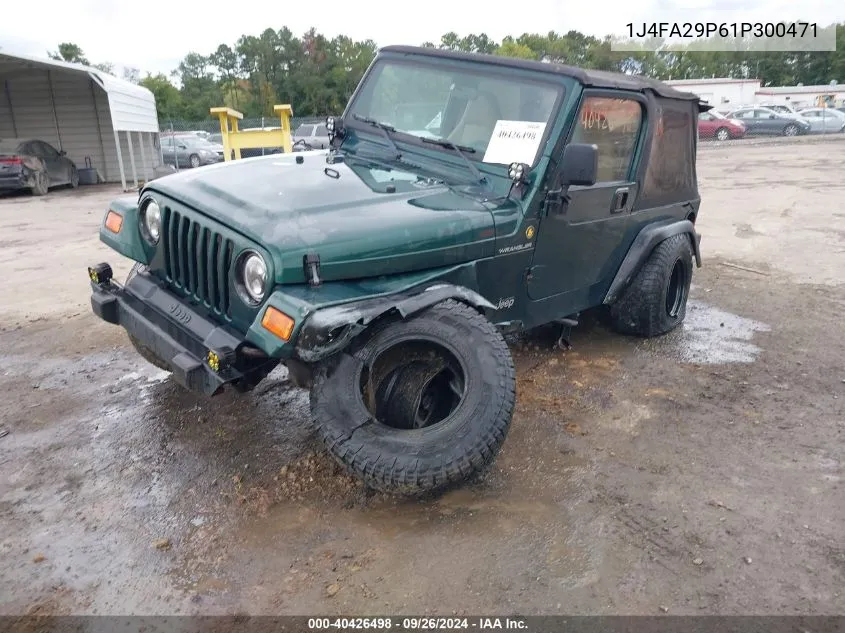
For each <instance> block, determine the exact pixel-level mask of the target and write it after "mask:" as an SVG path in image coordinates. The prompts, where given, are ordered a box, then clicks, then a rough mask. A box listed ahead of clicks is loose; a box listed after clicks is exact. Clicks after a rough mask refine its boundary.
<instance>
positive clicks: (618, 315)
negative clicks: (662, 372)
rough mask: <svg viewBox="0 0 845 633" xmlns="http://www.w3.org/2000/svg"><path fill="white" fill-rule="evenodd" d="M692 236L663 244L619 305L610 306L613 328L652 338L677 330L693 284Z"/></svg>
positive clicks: (646, 263) (650, 258) (621, 298)
mask: <svg viewBox="0 0 845 633" xmlns="http://www.w3.org/2000/svg"><path fill="white" fill-rule="evenodd" d="M692 266H693V254H692V244H691V242H690V236H689V235H687V234H686V233H681V234H680V235H674V236H672V237H670V238H667V239H665V240H663V241H662V242H660V244H658V245H657V246H656V247H655V248H654V250H653V251H652V252H651V255H649V257H648V259H647V260H646V262H645V264H644V265H643V267H642V268H641V269H640V272H639V273H637V276H636V277H634V280H633V281H632V282H631V285H630V286H628V288H627V289H626V290H625V292H624V293H623V294H622V296H621V297H620V298H619V300H618V301H617V302H615V303H614V304H613V305H611V306H610V316H611V320H612V322H613V327H614V328H615V329H616V330H617V331H619V332H621V333H623V334H632V335H635V336H644V337H652V336H659V335H661V334H666V333H667V332H669V331H671V330H674V329H675V328H676V327H678V326H679V325H680V324H681V323H682V322H683V320H684V317H685V316H686V311H687V298H688V297H689V288H690V284H691V282H692Z"/></svg>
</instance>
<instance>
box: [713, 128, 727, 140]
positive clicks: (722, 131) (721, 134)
mask: <svg viewBox="0 0 845 633" xmlns="http://www.w3.org/2000/svg"><path fill="white" fill-rule="evenodd" d="M713 136H714V137H715V139H716V140H717V141H728V140H730V138H731V131H730V130H729V129H728V128H726V127H720V128H719V129H718V130H716V133H715V134H714V135H713Z"/></svg>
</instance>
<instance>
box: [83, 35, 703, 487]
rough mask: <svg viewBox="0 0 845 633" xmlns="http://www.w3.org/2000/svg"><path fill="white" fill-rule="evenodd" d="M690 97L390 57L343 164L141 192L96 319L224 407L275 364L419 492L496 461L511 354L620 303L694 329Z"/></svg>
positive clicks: (367, 83)
mask: <svg viewBox="0 0 845 633" xmlns="http://www.w3.org/2000/svg"><path fill="white" fill-rule="evenodd" d="M707 109H709V108H708V106H706V105H704V104H702V103H700V102H699V100H698V98H697V97H696V96H695V95H692V94H688V93H682V92H678V91H676V90H674V89H672V88H670V87H668V86H666V85H664V84H662V83H660V82H658V81H654V80H651V79H647V78H642V77H636V76H629V75H621V74H613V73H607V72H595V71H589V70H581V69H578V68H571V67H566V66H560V65H556V64H547V63H540V62H530V61H522V60H516V59H507V58H502V57H492V56H484V55H471V54H464V53H456V52H450V51H442V50H434V49H428V48H415V47H406V46H391V47H387V48H384V49H382V50H380V51H379V53H378V55H377V57H376V59H375V60H374V62H373V63H372V65H371V66H370V68H369V69H368V70H367V72H366V74H365V76H364V78H363V79H362V81H361V83H360V84H359V86H358V88H357V89H356V90H355V93H354V94H353V95H352V97H351V99H350V101H349V104H348V105H347V107H346V110H345V111H344V113H343V115H342V116H341V117H336V118H333V117H330V118H329V119H328V120H327V127H328V130H329V133H330V139H331V141H330V147H329V148H328V149H326V150H318V151H304V152H298V153H293V154H287V155H273V156H266V157H257V158H250V159H244V160H239V161H234V162H228V163H221V164H218V165H212V166H208V167H201V168H198V169H192V170H188V171H185V172H183V173H180V174H174V175H168V176H165V177H163V178H160V179H158V180H153V181H151V182H149V183H147V184H146V185H145V186H144V187H143V188H142V190H141V191H140V194H139V196H138V198H137V199H135V197H134V196H132V197H130V198H128V199H127V198H120V199H118V200H116V201H115V202H114V203H113V204H112V205H111V207H110V209H109V210H108V211H107V213H106V216H105V218H104V221H103V225H102V227H101V229H100V237H101V239H102V241H103V242H105V243H106V244H108V245H109V246H110V247H112V248H113V249H114V250H116V251H117V252H118V253H120V254H122V255H124V256H126V257H129V258H131V259H132V260H134V261H135V262H137V263H136V264H135V266H134V267H133V269H132V271H131V273H130V274H129V278H128V279H127V280H126V282H125V283H124V284H119V283H117V282H115V281H114V280H113V279H112V270H111V268H110V266H109V265H108V264H106V263H102V264H98V265H96V266H92V267H91V268H90V269H89V271H88V273H89V276H90V278H91V285H92V289H93V295H92V297H91V303H92V306H93V310H94V312H95V313H96V314H97V315H98V316H99V317H100V318H102V319H104V320H105V321H107V322H109V323H114V324H117V325H120V326H122V327H123V328H125V329H126V331H127V332H128V334H129V337H130V339H131V341H132V343H133V345H134V346H135V348H136V349H137V350H138V352H139V353H140V354H141V355H142V356H143V357H144V358H145V359H147V360H148V361H149V362H151V363H153V364H154V365H156V366H158V367H160V368H162V369H166V370H168V371H170V372H172V375H173V377H174V378H175V379H176V380H177V381H178V382H179V383H181V384H182V385H183V386H185V387H186V388H188V389H191V390H193V391H196V392H200V393H203V394H207V395H214V394H217V393H219V392H220V391H221V390H222V389H223V387H224V386H226V385H230V386H231V387H233V388H234V389H236V390H238V391H249V390H250V389H252V388H253V387H255V386H256V385H257V384H258V383H259V381H261V380H262V379H263V378H264V377H266V376H267V375H268V374H269V373H270V372H271V371H272V370H273V369H274V368H275V367H277V365H278V364H279V363H282V364H284V365H285V366H286V367H287V370H288V372H289V376H290V379H291V380H292V381H293V382H294V383H295V384H296V385H298V386H301V387H308V388H310V389H311V400H310V402H311V413H312V417H313V422H314V425H315V427H316V429H317V433H318V435H319V436H320V438H321V439H322V441H323V442H324V443H325V446H326V448H327V449H328V450H329V451H330V452H331V453H332V455H333V456H334V457H335V458H336V459H338V460H339V461H340V462H341V463H342V464H344V465H345V466H346V467H347V468H348V469H349V470H350V471H352V472H353V473H355V474H356V475H358V476H359V477H361V478H362V479H363V480H364V481H365V482H366V483H367V484H368V485H369V486H371V487H373V488H376V489H379V490H383V491H389V492H402V493H420V492H425V491H432V490H436V489H441V488H443V487H445V486H447V485H450V484H454V483H457V482H461V481H463V480H465V479H466V478H468V477H470V476H471V475H473V474H475V473H477V472H479V471H481V470H482V469H483V468H484V467H486V466H487V465H489V464H490V463H491V462H492V461H493V460H494V458H495V456H496V454H497V452H498V451H499V449H500V447H501V445H502V443H503V442H504V440H505V436H506V434H507V432H508V427H509V425H510V422H511V418H512V416H513V411H514V400H515V373H514V366H513V361H512V359H511V356H510V353H509V350H508V347H507V345H506V344H505V338H504V336H505V335H507V334H508V333H515V332H520V331H524V330H527V329H530V328H534V327H537V326H540V325H543V324H550V323H559V324H560V327H561V331H562V333H563V334H562V335H561V341H560V342H561V343H562V344H564V345H565V344H566V336H567V335H568V332H569V331H570V328H571V327H573V326H575V325H577V319H578V315H579V313H581V312H582V311H584V310H587V309H589V308H594V307H603V308H604V309H605V310H606V311H607V313H608V317H609V319H610V322H611V323H612V324H613V326H614V327H615V328H616V329H617V330H618V331H619V332H622V333H625V334H632V335H638V336H644V337H651V336H657V335H660V334H664V333H666V332H668V331H670V330H672V329H673V328H675V327H677V326H678V325H679V324H680V323H681V322H682V321H683V319H684V315H685V311H686V302H687V296H688V293H689V287H690V281H691V277H692V271H693V261H695V265H697V266H700V265H701V260H700V255H699V241H700V237H699V235H698V234H697V233H696V231H695V229H694V225H695V221H696V216H697V214H698V209H699V204H700V197H699V194H698V185H697V179H696V169H695V158H696V148H697V118H698V113H699V112H700V111H704V110H707Z"/></svg>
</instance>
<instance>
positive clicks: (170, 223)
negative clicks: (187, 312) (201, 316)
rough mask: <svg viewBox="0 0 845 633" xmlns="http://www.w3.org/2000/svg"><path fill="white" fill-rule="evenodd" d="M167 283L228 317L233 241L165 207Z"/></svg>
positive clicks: (163, 226)
mask: <svg viewBox="0 0 845 633" xmlns="http://www.w3.org/2000/svg"><path fill="white" fill-rule="evenodd" d="M161 232H162V235H161V239H162V247H163V248H162V251H163V255H164V272H165V276H166V279H167V282H168V283H169V284H170V285H171V286H173V287H174V288H177V289H179V290H181V291H182V292H183V293H185V294H186V295H188V296H189V297H192V298H193V299H194V300H196V302H197V303H201V304H202V305H204V306H205V307H206V308H208V309H209V310H211V311H213V312H214V313H216V314H218V315H220V316H224V317H229V316H230V314H229V308H230V303H229V301H230V296H229V294H230V293H229V271H230V270H231V269H232V253H233V251H234V245H233V244H232V240H229V239H226V238H224V237H223V236H222V235H220V233H217V232H216V231H213V230H211V229H209V228H208V227H204V226H202V225H201V224H200V223H199V222H197V221H195V220H194V219H192V218H190V217H188V216H187V215H184V214H182V213H179V212H178V211H175V210H173V209H171V208H170V207H168V206H165V207H164V209H163V218H162V227H161Z"/></svg>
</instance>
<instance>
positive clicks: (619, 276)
mask: <svg viewBox="0 0 845 633" xmlns="http://www.w3.org/2000/svg"><path fill="white" fill-rule="evenodd" d="M683 233H686V234H687V235H689V238H690V245H691V246H692V252H693V254H694V255H695V265H696V267H697V268H701V250H700V248H699V245H700V243H701V235H700V234H698V233H696V231H695V226H694V225H693V223H692V222H691V221H689V220H667V221H665V222H661V223H655V224H649V225H648V226H645V227H643V229H642V230H641V231H640V232H639V233H638V234H637V237H636V238H635V239H634V242H633V243H632V244H631V247H630V248H629V249H628V253H627V254H626V255H625V259H623V260H622V264H621V265H620V266H619V270H618V271H617V272H616V277H614V278H613V282H612V283H611V284H610V288H609V289H608V291H607V294H606V295H605V297H604V301H603V302H602V303H603V304H605V305H610V304H611V303H613V302H614V301H616V300H617V299H618V298H619V296H620V295H621V294H622V292H623V291H624V290H625V288H627V287H628V285H629V284H630V283H631V281H632V280H633V279H634V277H635V276H636V274H637V273H638V272H640V268H642V266H643V264H644V263H645V261H646V259H648V256H649V255H651V252H652V251H653V250H654V248H655V247H656V246H657V245H658V244H660V242H662V241H664V240H666V239H668V238H670V237H674V236H675V235H681V234H683Z"/></svg>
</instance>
